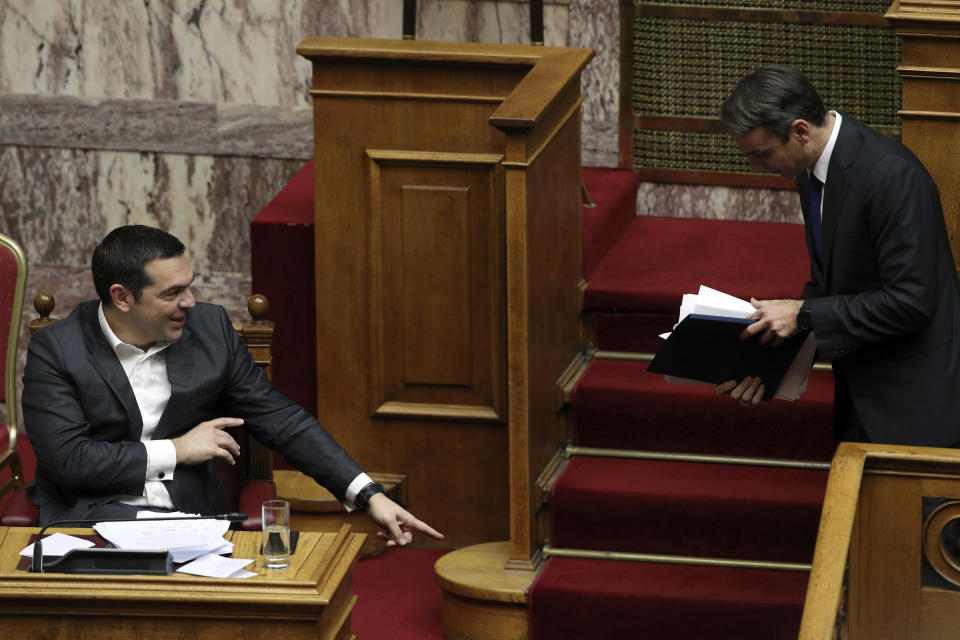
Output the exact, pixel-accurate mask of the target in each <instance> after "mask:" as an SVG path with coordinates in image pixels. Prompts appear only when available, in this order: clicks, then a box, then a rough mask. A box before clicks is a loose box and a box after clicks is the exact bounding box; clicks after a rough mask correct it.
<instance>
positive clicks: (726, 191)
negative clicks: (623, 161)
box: [637, 182, 803, 224]
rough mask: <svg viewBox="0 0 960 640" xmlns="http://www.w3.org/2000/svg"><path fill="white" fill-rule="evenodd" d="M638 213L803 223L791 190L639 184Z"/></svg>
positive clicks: (795, 196)
mask: <svg viewBox="0 0 960 640" xmlns="http://www.w3.org/2000/svg"><path fill="white" fill-rule="evenodd" d="M637 214H638V215H644V216H666V217H672V218H712V219H717V220H761V221H766V222H793V223H798V224H802V223H803V214H802V213H801V212H800V198H799V196H798V195H797V193H796V191H793V190H792V189H787V190H784V189H752V188H739V187H719V186H707V185H679V184H663V183H657V182H642V183H640V189H639V190H638V192H637Z"/></svg>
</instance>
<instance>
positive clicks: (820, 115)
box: [720, 65, 827, 142]
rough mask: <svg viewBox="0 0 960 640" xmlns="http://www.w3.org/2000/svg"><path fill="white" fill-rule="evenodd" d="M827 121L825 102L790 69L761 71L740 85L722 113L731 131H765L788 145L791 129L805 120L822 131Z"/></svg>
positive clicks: (721, 115)
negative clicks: (794, 123) (757, 129)
mask: <svg viewBox="0 0 960 640" xmlns="http://www.w3.org/2000/svg"><path fill="white" fill-rule="evenodd" d="M826 117H827V110H826V109H825V108H824V106H823V100H821V99H820V94H818V93H817V90H816V88H815V87H814V86H813V84H812V83H811V82H810V81H809V80H807V77H806V76H805V75H803V74H802V73H800V72H799V71H797V70H796V69H791V68H790V67H782V66H778V65H770V66H766V67H760V68H759V69H757V70H756V71H754V72H753V73H751V74H750V75H748V76H745V77H744V78H742V79H741V80H740V82H738V83H737V86H736V87H734V89H733V91H732V92H731V93H730V95H729V96H728V97H727V99H726V100H725V101H724V103H723V107H722V108H721V109H720V122H721V124H722V125H723V126H724V128H725V129H727V131H730V132H732V133H738V134H739V133H747V132H748V131H750V130H751V129H753V128H755V127H763V128H764V129H766V130H767V133H769V134H770V135H773V136H777V137H779V138H780V140H781V141H782V142H786V141H787V138H788V137H789V134H790V125H791V124H793V121H794V120H797V119H798V118H802V119H804V120H806V121H807V122H810V123H811V124H813V125H815V126H817V127H820V126H823V123H824V121H825V119H826Z"/></svg>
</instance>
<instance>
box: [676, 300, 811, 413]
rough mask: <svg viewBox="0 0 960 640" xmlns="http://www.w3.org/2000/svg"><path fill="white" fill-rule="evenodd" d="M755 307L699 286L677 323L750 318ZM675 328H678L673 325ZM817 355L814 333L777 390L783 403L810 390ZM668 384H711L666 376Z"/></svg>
mask: <svg viewBox="0 0 960 640" xmlns="http://www.w3.org/2000/svg"><path fill="white" fill-rule="evenodd" d="M754 311H756V308H754V306H753V305H752V304H750V303H749V302H748V301H747V300H742V299H740V298H737V297H736V296H731V295H730V294H727V293H723V292H722V291H717V290H716V289H711V288H710V287H707V286H705V285H700V288H699V290H698V291H697V293H685V294H683V298H682V299H681V301H680V317H679V319H678V320H677V324H680V323H681V322H682V321H683V319H684V318H686V317H687V316H688V315H690V314H697V315H702V316H719V317H721V318H748V317H750V316H751V315H752V314H753V312H754ZM674 327H676V325H674ZM660 337H661V338H663V339H664V340H666V339H667V338H669V337H670V334H669V333H663V334H661V335H660ZM816 352H817V341H816V338H815V337H814V335H813V334H812V333H811V334H809V335H808V336H807V338H806V340H805V341H804V343H803V346H802V347H800V351H799V352H798V353H797V355H796V357H795V358H794V359H793V363H792V364H791V365H790V368H789V369H788V370H787V373H786V375H785V376H784V377H783V381H782V382H781V383H780V386H779V387H777V391H776V393H775V394H774V396H775V397H777V398H780V399H782V400H791V401H792V400H796V399H797V398H799V397H800V394H802V393H803V392H804V391H806V390H807V379H808V378H809V377H810V369H811V368H812V367H813V358H814V356H815V355H816ZM665 377H666V379H667V381H669V382H676V383H680V384H710V383H706V382H701V381H699V380H689V379H687V378H677V377H674V376H665Z"/></svg>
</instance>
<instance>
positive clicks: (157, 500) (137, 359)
mask: <svg viewBox="0 0 960 640" xmlns="http://www.w3.org/2000/svg"><path fill="white" fill-rule="evenodd" d="M97 314H98V316H99V318H100V329H101V330H102V331H103V335H104V337H105V338H106V339H107V342H108V343H110V347H111V348H112V349H113V351H114V353H116V354H117V358H118V359H119V360H120V366H122V367H123V372H124V373H126V374H127V380H129V381H130V387H131V388H132V389H133V395H134V397H135V398H136V399H137V407H139V409H140V419H141V420H142V421H143V431H141V433H140V442H142V443H143V446H144V447H146V449H147V476H146V479H145V483H144V485H143V495H142V496H132V497H131V498H130V499H129V500H124V502H126V503H127V504H132V505H137V506H148V507H159V508H163V509H173V508H174V506H173V501H172V500H171V499H170V492H168V491H167V487H166V486H165V485H164V484H163V482H164V481H165V480H173V473H174V471H175V470H176V468H177V449H176V447H174V446H173V441H172V440H154V439H153V434H154V432H155V431H156V430H157V423H159V422H160V416H161V415H163V410H164V409H165V408H166V406H167V402H168V401H169V400H170V379H169V378H168V377H167V356H166V354H165V353H164V350H165V349H166V348H167V347H168V346H170V343H169V342H158V343H156V344H154V345H153V346H152V347H150V348H149V349H147V350H146V351H144V350H142V349H140V348H138V347H135V346H133V345H132V344H127V343H125V342H123V341H122V340H120V338H118V337H117V334H115V333H114V332H113V329H111V328H110V324H109V323H108V322H107V317H106V316H105V315H104V314H103V303H102V302H101V303H100V307H99V309H98V311H97Z"/></svg>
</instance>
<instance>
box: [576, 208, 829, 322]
mask: <svg viewBox="0 0 960 640" xmlns="http://www.w3.org/2000/svg"><path fill="white" fill-rule="evenodd" d="M770 265H776V271H775V277H773V278H771V269H770ZM809 279H810V268H809V265H808V263H807V253H806V248H805V245H804V236H803V227H802V226H800V225H797V224H787V223H773V222H742V221H734V220H694V219H687V218H655V217H647V216H639V217H636V218H634V219H633V220H632V221H631V223H630V226H629V227H627V229H626V231H625V232H624V233H623V235H622V236H621V237H620V239H619V241H618V242H617V244H616V245H615V246H614V247H613V249H612V250H611V251H610V253H609V254H607V256H606V257H605V258H604V259H603V261H602V262H601V263H600V265H599V266H598V267H597V269H596V271H594V272H593V275H592V276H591V277H590V279H589V280H588V283H589V286H588V287H587V291H586V294H585V299H584V305H585V306H586V308H587V309H591V310H594V309H595V310H601V311H608V310H617V311H625V310H626V311H639V312H644V313H666V314H670V315H673V316H676V314H677V311H678V310H679V308H680V299H681V297H682V295H683V294H684V293H696V292H697V288H698V287H699V286H700V285H701V284H705V285H707V286H709V287H713V288H714V289H719V290H721V291H724V292H725V293H729V294H730V295H734V296H737V297H738V298H744V299H749V298H750V296H755V297H757V298H760V299H764V298H765V299H777V298H796V297H797V296H798V295H800V290H801V289H802V288H803V283H804V282H806V281H807V280H809Z"/></svg>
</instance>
